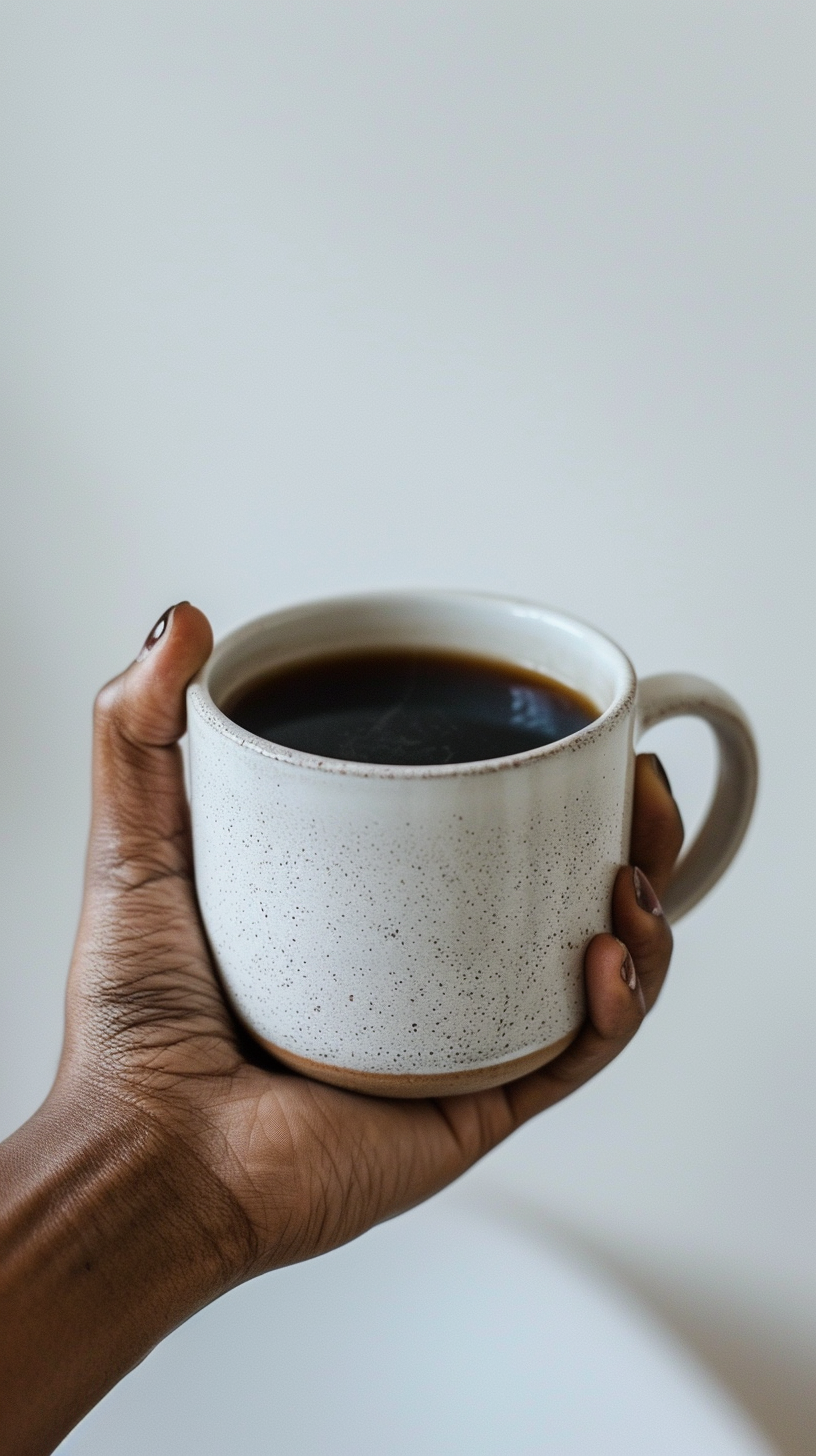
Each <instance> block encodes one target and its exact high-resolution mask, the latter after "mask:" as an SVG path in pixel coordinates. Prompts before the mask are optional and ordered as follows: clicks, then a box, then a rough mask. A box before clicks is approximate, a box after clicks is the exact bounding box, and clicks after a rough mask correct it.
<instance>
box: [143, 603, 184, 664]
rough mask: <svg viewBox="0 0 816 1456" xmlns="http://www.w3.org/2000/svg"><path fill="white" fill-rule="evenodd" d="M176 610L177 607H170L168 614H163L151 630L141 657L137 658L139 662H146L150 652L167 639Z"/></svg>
mask: <svg viewBox="0 0 816 1456" xmlns="http://www.w3.org/2000/svg"><path fill="white" fill-rule="evenodd" d="M175 610H176V607H175V605H174V606H172V607H168V608H167V611H166V612H162V615H161V616H160V617H159V620H158V622H157V623H156V625H155V627H151V628H150V631H149V632H148V634H147V636H146V637H145V640H144V647H143V648H142V650H141V652H140V653H139V656H138V657H137V658H136V661H137V662H144V660H145V658H146V657H147V654H148V652H152V651H153V648H154V647H155V646H156V643H157V642H161V639H162V637H165V636H166V635H167V633H168V632H169V630H170V623H171V621H172V619H173V613H174V611H175Z"/></svg>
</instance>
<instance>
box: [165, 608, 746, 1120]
mask: <svg viewBox="0 0 816 1456" xmlns="http://www.w3.org/2000/svg"><path fill="white" fill-rule="evenodd" d="M399 647H403V648H405V647H412V648H426V649H428V648H430V649H437V650H439V649H446V650H452V651H454V652H457V651H458V652H461V653H467V654H472V655H477V656H480V657H492V658H498V659H501V660H503V661H504V662H507V663H513V664H518V665H520V666H522V667H524V668H527V669H532V670H534V671H538V672H541V673H543V674H545V675H546V676H547V677H550V678H555V679H556V680H557V681H559V682H561V683H564V684H565V685H566V686H567V687H570V688H574V689H577V690H578V691H579V692H580V693H582V694H584V696H585V697H588V698H589V699H590V700H591V701H592V702H593V703H595V704H596V705H597V707H598V709H599V716H598V717H597V718H596V719H594V720H593V721H592V722H590V723H589V724H588V725H587V726H586V727H584V728H582V729H581V730H580V731H579V732H577V733H573V734H571V735H570V736H569V737H567V738H562V739H560V740H558V741H556V742H555V743H551V744H547V745H546V746H543V747H540V748H534V749H531V750H528V751H527V752H524V753H518V754H514V755H511V756H508V757H505V758H493V759H485V760H483V761H481V762H476V763H453V764H441V765H432V766H429V767H416V766H409V765H399V764H397V765H393V766H392V765H389V764H367V763H356V762H347V761H345V760H341V759H334V758H320V757H317V756H315V755H313V754H310V753H303V752H300V751H298V750H297V749H294V748H286V747H283V746H281V745H278V744H275V743H271V742H269V741H267V740H266V739H263V738H259V737H256V736H255V735H254V734H253V733H250V732H248V731H247V730H245V729H243V728H240V727H239V726H238V725H237V724H236V723H234V722H233V721H232V720H231V719H230V718H228V717H226V716H225V714H224V713H223V712H222V711H221V708H220V706H219V705H220V704H223V703H224V702H225V701H226V700H227V699H228V698H229V697H230V696H231V695H232V694H233V693H235V692H236V691H239V690H240V689H241V688H242V687H243V686H245V685H248V684H249V682H251V681H252V680H253V679H255V678H257V677H259V676H261V675H262V674H263V673H264V672H265V671H267V670H270V669H274V668H275V667H282V666H284V665H286V664H290V663H292V662H293V661H303V660H306V659H308V658H309V657H323V656H326V655H327V654H330V653H333V652H337V653H341V652H349V651H355V650H359V651H365V650H370V649H384V648H399ZM686 714H690V715H693V716H695V717H700V718H703V719H705V721H706V722H707V723H708V724H709V725H710V726H711V728H712V729H713V731H714V735H715V738H716V742H717V746H718V750H719V770H718V778H717V786H716V790H715V793H714V798H713V802H712V804H711V808H710V810H709V813H708V816H707V818H706V820H705V822H704V824H703V826H702V828H701V829H700V832H699V834H698V835H697V838H696V839H695V841H694V843H693V844H692V845H691V847H690V848H689V849H688V850H687V852H686V853H685V854H684V855H683V857H682V858H681V860H680V862H679V864H678V865H677V867H676V869H675V872H674V875H673V878H672V880H671V883H670V885H669V888H668V893H667V894H666V895H665V897H664V908H665V911H666V914H667V915H668V917H669V919H670V920H678V919H679V918H680V916H681V915H684V914H685V913H686V912H687V911H688V910H690V909H691V908H692V906H693V905H696V903H697V902H698V900H700V899H701V898H702V897H703V895H705V894H707V892H708V891H709V890H710V889H711V887H712V885H714V884H715V883H716V881H717V880H718V879H719V878H720V875H721V874H722V873H723V871H724V870H725V869H726V867H727V865H728V864H729V863H730V861H731V859H732V858H733V856H734V855H735V853H736V851H737V849H738V847H739V844H740V841H741V840H742V837H743V835H744V833H745V831H746V828H747V826H748V821H749V819H750V817H751V811H752V808H753V803H754V797H755V793H756V784H757V757H756V749H755V746H754V740H753V736H752V733H751V729H750V726H749V724H748V722H747V720H746V718H745V715H744V714H743V712H742V710H741V709H740V707H739V706H738V704H737V703H735V702H734V700H733V698H731V697H729V696H728V694H727V693H725V692H724V691H723V690H722V689H721V688H718V687H716V686H715V685H714V684H713V683H710V682H707V681H705V680H704V679H703V678H699V677H693V676H690V675H687V674H679V673H669V674H666V675H661V676H657V677H649V678H646V679H644V681H642V682H640V683H638V681H637V678H636V676H635V672H634V669H633V667H632V664H631V662H630V661H629V659H628V657H627V656H626V655H625V653H624V652H622V651H621V649H620V648H619V647H618V646H616V645H615V643H614V642H612V641H611V640H610V639H609V638H608V637H606V636H604V635H603V633H601V632H599V631H597V630H595V628H593V627H589V626H587V625H585V624H584V623H583V622H580V621H576V620H575V619H574V618H572V617H568V616H565V615H564V614H563V613H560V612H556V611H551V610H548V609H547V608H545V607H540V606H536V605H534V604H532V603H529V602H524V601H516V600H512V599H505V598H499V597H492V596H486V595H481V594H476V593H466V592H441V591H412V592H396V593H387V594H378V595H369V596H354V597H344V598H341V599H336V600H328V601H319V602H313V603H308V604H306V605H303V606H297V607H292V608H289V609H288V610H284V611H279V612H274V613H272V614H271V615H269V616H265V617H261V618H259V619H258V620H256V621H253V622H250V623H248V624H247V625H246V626H244V627H241V628H239V629H238V630H237V631H235V632H233V633H231V634H230V635H229V636H228V637H225V638H224V639H223V640H222V641H221V642H219V643H218V644H217V646H216V647H215V649H214V651H213V653H212V655H211V657H210V658H209V661H208V662H207V663H206V664H205V666H204V667H203V668H202V670H201V672H200V673H199V674H198V676H197V677H196V678H195V679H194V681H193V682H192V683H191V685H190V687H189V689H188V724H189V746H190V773H191V809H192V824H193V848H194V859H195V878H196V886H197V891H198V899H199V904H200V907H201V914H202V916H203V920H204V925H205V927H206V931H207V935H208V938H209V941H210V946H211V948H212V953H213V956H214V959H215V962H216V965H217V967H218V971H219V974H220V976H221V979H222V982H223V986H224V988H225V991H226V994H227V997H228V999H229V1001H230V1003H231V1005H232V1008H233V1010H234V1012H235V1014H236V1015H237V1017H238V1018H239V1019H240V1020H241V1021H242V1022H243V1023H244V1024H245V1025H246V1027H247V1028H248V1029H249V1031H250V1032H251V1033H252V1035H253V1036H254V1037H255V1038H256V1039H257V1040H258V1041H259V1042H260V1043H261V1044H262V1045H263V1046H264V1047H266V1048H267V1049H268V1050H269V1051H270V1052H271V1053H272V1054H273V1055H274V1056H275V1057H276V1058H278V1059H279V1060H280V1061H281V1062H282V1063H284V1064H285V1065H286V1066H288V1067H290V1068H293V1069H295V1070H297V1071H299V1072H303V1073H305V1074H306V1075H308V1076H310V1077H314V1078H317V1079H318V1080H320V1081H324V1082H331V1083H335V1084H336V1085H338V1086H340V1087H345V1088H349V1089H352V1090H354V1091H357V1092H368V1093H374V1094H377V1095H384V1096H392V1097H438V1096H447V1095H449V1094H452V1093H458V1092H470V1091H476V1090H479V1089H482V1088H485V1087H492V1086H497V1085H499V1084H501V1083H503V1082H507V1081H511V1080H513V1079H514V1078H517V1077H520V1076H523V1075H524V1074H525V1073H527V1072H530V1071H533V1070H534V1069H536V1068H537V1067H541V1066H543V1065H544V1064H545V1063H546V1062H548V1061H550V1060H551V1059H552V1058H553V1057H556V1056H558V1054H559V1052H561V1051H563V1050H564V1048H565V1047H567V1046H568V1045H569V1043H570V1042H571V1041H572V1039H573V1038H574V1037H575V1035H576V1034H577V1032H578V1030H579V1028H580V1026H581V1023H582V1021H583V1019H584V1011H585V1007H584V992H583V955H584V950H585V947H586V945H587V942H588V941H589V940H590V939H591V937H592V936H593V935H595V934H597V932H599V931H603V930H608V929H609V928H610V897H611V891H612V885H613V881H614V879H615V875H616V872H617V870H618V867H619V866H620V865H621V864H622V863H625V862H626V861H627V859H628V850H629V835H630V824H631V809H632V783H633V776H634V762H635V748H634V745H635V743H636V741H637V739H638V738H639V737H640V735H641V734H642V733H644V732H645V731H646V729H648V728H651V727H653V726H654V725H655V724H656V723H660V722H662V721H663V720H664V719H666V718H673V717H677V716H681V715H686Z"/></svg>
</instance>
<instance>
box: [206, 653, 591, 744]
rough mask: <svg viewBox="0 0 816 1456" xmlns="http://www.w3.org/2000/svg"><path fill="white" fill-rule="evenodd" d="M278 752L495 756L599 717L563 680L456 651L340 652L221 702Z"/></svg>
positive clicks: (269, 675) (293, 667)
mask: <svg viewBox="0 0 816 1456" xmlns="http://www.w3.org/2000/svg"><path fill="white" fill-rule="evenodd" d="M223 711H224V712H225V713H226V714H227V716H228V717H230V718H232V719H233V721H234V722H235V723H237V724H238V725H239V726H240V727H241V728H246V729H248V730H249V732H251V733H255V734H257V735H258V736H259V737H261V738H266V739H268V740H269V741H270V742H273V743H280V744H282V745H284V746H285V747H287V748H295V749H299V750H300V751H301V752H304V753H314V754H317V755H318V756H319V757H321V758H340V759H350V760H352V761H354V762H357V763H384V764H415V765H426V764H445V763H473V762H477V761H479V760H481V759H486V758H504V757H505V756H507V755H509V754H516V753H523V752H525V751H526V750H528V749H531V748H540V747H542V745H544V744H547V743H554V742H556V741H557V740H558V739H559V738H566V737H567V736H568V735H569V734H571V733H576V732H578V730H579V729H581V728H585V727H586V726H587V724H588V723H591V722H592V721H593V720H594V719H595V718H597V717H598V716H599V709H598V708H597V707H596V706H595V704H594V703H592V702H590V700H589V699H588V698H586V697H584V696H583V695H582V694H581V693H578V692H576V691H575V690H574V689H572V688H568V687H565V686H564V684H563V683H559V682H555V681H553V679H552V678H548V677H544V676H543V674H541V673H537V672H533V671H530V670H528V669H527V668H523V667H517V666H515V665H514V664H513V663H506V662H501V661H497V660H494V659H492V658H482V657H474V656H469V655H466V654H464V653H456V652H437V651H425V650H419V649H417V650H406V649H403V648H395V649H393V650H390V651H372V652H346V653H343V654H335V655H333V656H328V657H320V658H310V659H309V660H307V661H302V662H296V663H293V664H290V665H288V666H286V667H283V668H280V669H278V670H276V671H272V672H269V673H267V674H266V675H265V676H264V677H262V678H258V679H256V680H255V681H254V682H252V683H250V684H249V685H248V686H245V687H244V688H242V689H241V690H240V691H239V692H237V693H236V694H234V695H233V696H232V698H230V699H228V700H227V702H226V703H225V704H224V705H223Z"/></svg>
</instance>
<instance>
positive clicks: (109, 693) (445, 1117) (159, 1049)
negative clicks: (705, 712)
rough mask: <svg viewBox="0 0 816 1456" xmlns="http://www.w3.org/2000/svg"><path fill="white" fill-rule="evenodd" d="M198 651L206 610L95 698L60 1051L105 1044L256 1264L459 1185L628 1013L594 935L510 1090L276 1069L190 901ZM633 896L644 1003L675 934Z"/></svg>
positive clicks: (615, 1034)
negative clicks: (395, 1094)
mask: <svg viewBox="0 0 816 1456" xmlns="http://www.w3.org/2000/svg"><path fill="white" fill-rule="evenodd" d="M168 637H169V633H168ZM210 640H211V638H210V634H209V627H208V625H207V624H206V621H205V619H204V618H203V617H201V614H200V613H197V612H196V611H195V609H194V608H192V607H189V606H185V607H183V608H178V609H176V614H175V622H174V630H173V634H172V637H171V638H170V640H168V641H166V642H163V643H162V644H161V647H160V650H159V651H158V652H157V654H156V656H155V657H154V658H148V659H147V660H146V661H145V662H143V663H139V664H137V665H135V666H134V667H132V668H131V669H129V671H128V672H127V673H125V674H123V676H122V678H120V679H118V680H117V682H116V683H114V684H112V685H111V686H110V687H109V688H108V689H106V690H104V691H103V694H102V695H100V700H99V707H98V721H97V728H96V738H95V769H94V823H93V830H92V837H91V848H90V853H89V864H88V878H87V885H86V896H85V903H84V907H83V917H82V924H81V929H80V936H79V940H78V944H77V951H76V955H75V958H74V964H73V967H72V974H71V980H70V983H69V1036H68V1039H67V1043H66V1054H65V1055H66V1059H67V1061H68V1062H71V1061H77V1060H79V1061H80V1062H83V1063H87V1062H88V1060H89V1059H90V1061H91V1063H92V1064H94V1063H98V1062H99V1061H100V1059H105V1058H108V1061H109V1062H110V1060H111V1059H110V1058H109V1055H108V1054H109V1050H110V1047H111V1046H114V1047H115V1048H116V1053H117V1054H116V1056H115V1058H114V1059H113V1061H112V1065H113V1067H114V1069H115V1075H116V1077H117V1078H118V1080H119V1084H120V1086H121V1088H122V1090H123V1092H124V1094H125V1095H126V1096H128V1097H129V1098H130V1099H131V1100H133V1099H135V1100H136V1101H138V1103H139V1106H140V1107H141V1108H142V1109H143V1111H144V1112H145V1113H146V1114H147V1115H149V1116H150V1118H151V1119H152V1120H153V1121H154V1123H156V1124H157V1125H158V1126H159V1127H160V1128H161V1129H162V1131H163V1134H164V1135H165V1136H166V1137H167V1138H168V1140H169V1141H172V1140H173V1139H178V1138H182V1139H184V1141H185V1142H186V1143H187V1144H188V1145H189V1144H190V1143H191V1142H192V1144H193V1151H194V1153H195V1156H196V1158H197V1159H198V1161H199V1162H203V1163H204V1165H205V1166H206V1167H207V1168H208V1169H209V1172H210V1175H211V1176H212V1178H213V1179H216V1180H218V1183H219V1184H220V1185H221V1186H224V1187H226V1188H227V1189H228V1190H229V1192H230V1195H231V1196H232V1198H234V1199H235V1200H236V1201H237V1203H238V1204H239V1205H240V1207H241V1209H242V1210H243V1213H244V1215H245V1216H246V1218H247V1220H248V1222H249V1226H250V1228H251V1230H252V1240H253V1246H254V1250H255V1265H256V1267H267V1266H268V1265H269V1264H271V1263H273V1262H275V1263H280V1262H284V1261H289V1260H291V1259H297V1258H300V1257H307V1256H309V1255H311V1254H315V1253H319V1252H321V1251H322V1250H324V1249H326V1248H329V1247H332V1246H334V1245H336V1244H338V1243H340V1242H342V1241H344V1240H345V1239H347V1238H350V1237H353V1236H354V1235H355V1234H357V1233H360V1232H361V1231H362V1230H363V1229H365V1228H366V1227H368V1226H370V1225H371V1224H373V1223H375V1222H376V1221H377V1220H378V1219H381V1218H383V1217H386V1216H388V1215H390V1214H393V1213H396V1212H398V1211H400V1210H401V1209H404V1208H406V1207H409V1206H411V1205H412V1204H413V1203H416V1202H418V1201H419V1200H420V1199H422V1198H424V1197H427V1196H428V1195H429V1194H430V1193H432V1192H434V1191H435V1190H436V1189H438V1188H440V1187H442V1186H444V1184H446V1183H447V1182H449V1181H450V1180H451V1179H453V1178H455V1177H457V1176H458V1174H459V1173H461V1172H462V1171H464V1169H465V1168H467V1167H468V1166H469V1165H470V1164H471V1163H472V1162H474V1161H475V1160H476V1159H477V1158H478V1157H480V1156H481V1155H482V1154H483V1153H484V1152H486V1151H487V1150H488V1148H490V1147H492V1146H493V1145H494V1144H495V1143H497V1142H498V1141H500V1140H501V1138H503V1137H505V1136H507V1134H508V1133H509V1132H511V1131H512V1130H513V1128H514V1127H516V1126H517V1125H518V1124H519V1122H521V1121H523V1120H524V1119H525V1118H526V1117H528V1116H530V1115H531V1114H532V1113H533V1112H535V1111H538V1110H540V1109H541V1108H542V1107H544V1106H547V1105H549V1104H550V1103H552V1102H554V1101H556V1100H557V1099H558V1098H559V1097H562V1096H563V1095H565V1093H566V1092H568V1091H570V1090H571V1089H572V1088H573V1087H574V1086H577V1085H578V1084H579V1083H580V1082H582V1081H584V1080H586V1078H587V1077H588V1076H591V1075H592V1074H593V1073H594V1072H595V1071H596V1070H598V1069H599V1068H600V1066H602V1065H604V1064H605V1063H606V1062H607V1061H609V1060H610V1059H611V1057H612V1056H614V1055H615V1054H616V1052H617V1051H618V1050H619V1049H620V1047H621V1046H622V1045H623V1044H624V1042H625V1041H626V1040H628V1038H629V1036H631V1035H632V1033H633V1031H634V1030H635V1029H636V1026H637V1024H638V1023H639V1020H640V1015H641V1013H642V1009H643V1006H642V1004H641V1005H636V1004H635V1001H634V1000H633V998H632V995H631V993H630V992H629V991H628V990H627V988H626V987H625V986H624V985H623V983H622V982H621V979H620V975H619V974H618V970H619V965H620V953H621V948H620V944H619V942H617V941H615V940H613V939H612V937H609V936H603V937H598V938H597V939H596V941H595V942H593V945H592V947H591V948H590V952H589V955H588V961H587V990H588V1001H589V1006H590V1019H589V1021H588V1023H587V1026H586V1027H585V1029H584V1031H583V1032H582V1033H581V1035H580V1036H579V1038H578V1040H577V1042H575V1043H574V1044H573V1046H572V1047H571V1048H570V1050H569V1051H568V1052H566V1053H565V1054H564V1055H563V1056H562V1057H561V1058H559V1059H558V1061H557V1062H555V1063H553V1064H551V1066H550V1067H549V1068H546V1069H544V1070H543V1071H542V1072H539V1073H534V1074H533V1075H532V1076H531V1077H528V1078H525V1079H523V1080H522V1081H520V1082H518V1083H515V1084H512V1085H511V1086H510V1087H508V1088H506V1089H496V1090H494V1091H491V1092H485V1093H480V1094H476V1095H469V1096H461V1097H453V1098H447V1099H441V1100H438V1101H434V1102H420V1101H416V1102H394V1101H386V1100H383V1099H377V1098H369V1097H362V1096H358V1095H355V1094H352V1093H348V1092H342V1091H339V1090H337V1089H335V1088H332V1087H327V1086H324V1085H322V1084H320V1083H317V1082H314V1081H310V1080H308V1079H306V1078H303V1077H300V1076H296V1075H293V1074H291V1073H289V1072H287V1071H285V1070H282V1069H280V1068H278V1067H277V1065H276V1064H275V1063H274V1062H273V1061H272V1060H271V1059H270V1058H269V1057H267V1056H266V1055H265V1054H264V1053H263V1052H262V1051H260V1049H258V1048H256V1047H255V1046H254V1044H253V1043H251V1042H250V1041H249V1039H248V1038H247V1037H246V1036H245V1034H244V1033H243V1032H242V1031H241V1029H240V1028H239V1027H238V1026H237V1024H236V1023H235V1021H234V1019H233V1018H232V1016H231V1014H230V1012H229V1010H228V1008H227V1005H226V1003H225V1001H224V999H223V996H222V994H221V990H220V987H219V984H218V979H217V975H216V971H215V968H214V966H213V963H212V960H211V957H210V954H209V950H208V947H207V943H206V938H205V935H204V931H203V927H202V925H201V921H200V917H199V914H198V908H197V903H196V897H195V889H194V883H193V873H192V850H191V842H190V828H189V821H188V811H187V803H186V797H185V793H184V785H183V775H182V768H181V759H180V753H179V750H178V747H177V743H176V740H177V738H178V737H179V735H180V733H181V732H182V731H183V688H184V685H185V683H186V681H187V680H188V679H189V677H190V676H191V675H192V673H193V672H194V671H195V670H196V668H197V667H198V665H199V663H200V662H201V661H202V660H203V658H204V657H205V656H206V653H207V651H208V650H209V643H210ZM644 783H645V788H644ZM639 786H640V790H641V792H640V809H641V811H642V812H641V814H640V820H638V819H636V828H635V833H636V836H637V834H638V833H641V837H642V838H643V839H644V845H643V852H642V853H640V854H639V861H640V863H641V865H642V866H643V867H645V868H646V870H647V872H648V873H649V874H650V875H651V877H652V878H653V879H654V880H655V882H656V885H657V888H658V890H661V889H662V884H661V880H663V881H665V878H666V877H667V875H668V873H669V870H670V867H671V864H672V862H673V859H674V856H675V855H676V853H677V850H678V849H679V837H678V829H677V825H678V824H679V820H677V816H676V810H675V808H674V806H673V802H672V800H671V799H670V797H669V796H668V795H665V791H662V792H663V793H664V797H665V801H666V802H661V801H660V798H659V795H660V792H661V789H660V785H659V784H658V785H657V787H656V786H655V783H654V782H652V780H651V779H650V778H649V776H648V775H646V776H645V777H644V775H643V774H642V773H641V774H640V775H639ZM636 807H637V805H636ZM661 816H662V818H661ZM639 823H640V824H641V825H642V828H641V829H639V828H638V825H639ZM650 856H651V863H649V862H648V860H649V857H650ZM632 901H633V896H632V894H631V884H630V877H629V878H626V881H625V883H624V881H623V880H620V881H619V888H618V889H616V903H615V912H616V924H617V928H618V930H619V933H621V934H622V935H623V936H624V938H625V939H626V941H627V943H629V944H630V946H631V947H632V949H633V953H634V952H635V946H633V945H632V936H633V935H634V939H635V940H637V938H638V936H640V937H641V940H642V942H643V946H642V950H641V954H640V957H639V959H638V957H637V955H636V959H638V970H639V972H640V974H641V980H642V982H643V988H644V993H645V996H646V1002H647V1003H648V1004H650V1003H651V1001H652V1000H653V999H654V997H655V996H656V994H657V991H658V989H659V985H660V982H661V981H662V978H663V975H664V974H665V969H666V966H667V963H668V955H669V949H670V936H669V932H668V928H667V927H666V926H665V921H663V920H662V918H661V920H660V922H659V924H658V922H657V921H655V920H654V919H653V917H651V918H650V917H645V916H644V914H643V912H642V911H641V910H638V908H637V906H634V907H633V904H632V903H631V902H632ZM647 918H648V919H649V920H650V923H649V924H647V923H646V920H647ZM641 922H642V923H641ZM649 937H651V940H649ZM641 1002H642V997H641Z"/></svg>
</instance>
